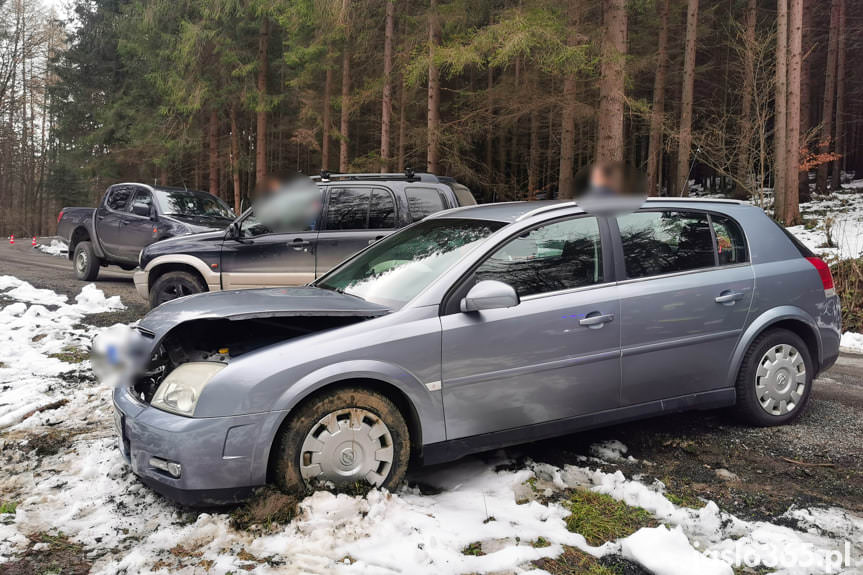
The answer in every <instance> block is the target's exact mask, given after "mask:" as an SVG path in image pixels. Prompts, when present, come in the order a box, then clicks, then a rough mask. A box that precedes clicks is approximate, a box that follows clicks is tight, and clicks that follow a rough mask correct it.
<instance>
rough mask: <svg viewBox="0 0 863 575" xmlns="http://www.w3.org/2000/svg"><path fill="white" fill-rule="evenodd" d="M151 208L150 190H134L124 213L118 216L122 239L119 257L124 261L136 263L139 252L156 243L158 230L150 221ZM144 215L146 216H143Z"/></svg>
mask: <svg viewBox="0 0 863 575" xmlns="http://www.w3.org/2000/svg"><path fill="white" fill-rule="evenodd" d="M152 208H153V195H152V194H151V193H150V190H147V189H145V188H136V190H135V196H134V197H133V198H132V201H131V202H129V203H128V206H127V208H126V211H125V212H124V213H123V214H120V215H118V222H119V226H120V235H121V236H122V237H123V239H122V242H123V244H122V246H121V248H120V255H121V257H122V258H123V259H124V260H126V261H129V262H132V263H138V254H139V253H140V252H141V250H142V249H144V248H145V247H147V246H148V245H150V244H151V243H153V242H154V241H156V238H157V236H158V228H157V226H156V224H155V223H154V222H153V220H152V219H150V213H151V212H150V210H152ZM136 211H139V212H140V213H136ZM145 213H146V214H147V215H144V214H145Z"/></svg>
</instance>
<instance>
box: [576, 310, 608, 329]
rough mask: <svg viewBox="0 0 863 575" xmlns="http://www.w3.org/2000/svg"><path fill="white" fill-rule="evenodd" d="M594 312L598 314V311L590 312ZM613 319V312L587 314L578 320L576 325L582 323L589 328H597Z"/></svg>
mask: <svg viewBox="0 0 863 575" xmlns="http://www.w3.org/2000/svg"><path fill="white" fill-rule="evenodd" d="M591 313H595V314H599V312H596V311H594V312H591ZM613 320H614V314H613V313H607V314H603V315H590V314H588V315H587V316H586V317H585V318H583V319H580V320H578V325H583V326H586V327H589V328H591V329H599V328H601V327H602V326H604V325H605V324H607V323H608V322H610V321H613Z"/></svg>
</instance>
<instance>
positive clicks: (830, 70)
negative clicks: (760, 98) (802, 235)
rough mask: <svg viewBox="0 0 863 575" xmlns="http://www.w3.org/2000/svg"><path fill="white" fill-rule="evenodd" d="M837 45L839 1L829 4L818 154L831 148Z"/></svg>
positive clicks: (819, 184) (822, 172)
mask: <svg viewBox="0 0 863 575" xmlns="http://www.w3.org/2000/svg"><path fill="white" fill-rule="evenodd" d="M838 43H839V0H832V1H831V3H830V36H829V40H828V42H827V70H826V71H825V75H824V100H823V101H822V108H821V138H820V139H819V140H820V141H819V142H818V152H819V153H821V154H826V153H828V152H829V151H830V149H831V148H832V147H833V146H832V144H833V142H831V141H830V139H831V138H832V136H833V102H834V100H833V96H834V94H835V93H836V60H837V57H836V52H837V49H836V48H837V45H838ZM828 167H829V165H828V164H827V163H823V164H820V165H819V166H818V178H817V180H816V185H815V189H816V190H817V191H818V193H819V194H826V193H827V169H828Z"/></svg>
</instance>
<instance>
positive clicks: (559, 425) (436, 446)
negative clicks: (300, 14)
mask: <svg viewBox="0 0 863 575" xmlns="http://www.w3.org/2000/svg"><path fill="white" fill-rule="evenodd" d="M736 400H737V394H736V392H735V390H734V388H733V387H729V388H724V389H717V390H713V391H704V392H701V393H694V394H690V395H682V396H680V397H673V398H670V399H662V400H658V401H650V402H648V403H640V404H638V405H629V406H626V407H619V408H617V409H609V410H606V411H600V412H598V413H591V414H587V415H579V416H576V417H570V418H567V419H556V420H554V421H549V422H545V423H537V424H535V425H528V426H524V427H517V428H515V429H506V430H503V431H495V432H492V433H484V434H482V435H474V436H471V437H462V438H459V439H450V440H447V441H439V442H437V443H430V444H428V445H424V446H423V454H422V461H423V464H424V465H435V464H438V463H445V462H447V461H454V460H456V459H460V458H462V457H464V456H466V455H470V454H471V453H479V452H482V451H489V450H492V449H500V448H502V447H509V446H511V445H518V444H520V443H530V442H532V441H539V440H542V439H549V438H551V437H558V436H561V435H567V434H569V433H574V432H576V431H585V430H587V429H594V428H597V427H604V426H606V425H611V424H614V423H626V422H628V421H635V420H637V419H644V418H646V417H652V416H656V415H663V414H668V413H676V412H680V411H687V410H690V409H716V408H719V407H727V406H730V405H734V403H735V401H736Z"/></svg>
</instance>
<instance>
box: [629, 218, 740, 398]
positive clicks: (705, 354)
mask: <svg viewBox="0 0 863 575" xmlns="http://www.w3.org/2000/svg"><path fill="white" fill-rule="evenodd" d="M616 225H617V226H618V227H619V233H620V236H619V237H620V242H619V244H618V246H617V250H618V257H617V260H618V261H620V262H621V263H622V265H621V266H620V269H619V272H620V276H621V277H622V278H625V281H621V282H620V283H619V289H620V292H619V293H620V328H621V353H622V359H621V361H622V373H623V376H622V377H623V382H622V388H621V402H622V403H623V404H624V405H633V404H638V403H644V402H648V401H655V400H659V399H667V398H671V397H678V396H683V395H689V394H694V393H699V392H704V391H710V390H714V389H719V388H722V387H726V386H727V381H726V377H727V375H728V364H729V361H730V359H731V355H732V353H733V350H734V348H735V347H736V345H737V341H738V339H739V338H740V335H741V332H742V331H743V327H744V325H745V323H746V317H747V315H748V313H749V305H750V303H751V302H752V292H753V287H754V275H753V272H752V268H751V266H750V265H749V264H748V259H749V258H748V255H747V250H746V243H745V240H744V236H743V233H742V231H741V228H740V226H739V225H738V224H737V223H736V222H734V221H733V220H732V219H730V218H728V217H727V216H723V215H720V214H709V213H707V212H698V211H686V210H674V209H664V210H661V209H656V210H645V211H639V212H635V213H632V214H626V215H622V216H618V217H617V218H616ZM612 227H613V228H614V227H615V226H614V225H612Z"/></svg>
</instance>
